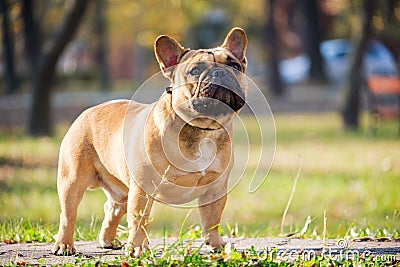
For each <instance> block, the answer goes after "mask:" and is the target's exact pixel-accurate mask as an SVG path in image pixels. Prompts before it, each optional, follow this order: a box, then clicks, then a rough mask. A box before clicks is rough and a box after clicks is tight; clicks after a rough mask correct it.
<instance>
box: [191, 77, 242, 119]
mask: <svg viewBox="0 0 400 267" xmlns="http://www.w3.org/2000/svg"><path fill="white" fill-rule="evenodd" d="M191 102H192V107H193V109H194V110H195V111H197V112H199V113H201V114H205V115H210V116H218V115H224V114H229V113H233V112H237V111H239V110H240V109H241V108H242V107H243V106H244V104H245V97H244V95H239V94H237V93H235V92H234V91H233V90H231V89H229V88H226V87H224V86H221V85H219V84H214V83H207V82H203V83H202V84H201V87H200V89H199V93H198V95H197V97H194V98H193V99H192V101H191Z"/></svg>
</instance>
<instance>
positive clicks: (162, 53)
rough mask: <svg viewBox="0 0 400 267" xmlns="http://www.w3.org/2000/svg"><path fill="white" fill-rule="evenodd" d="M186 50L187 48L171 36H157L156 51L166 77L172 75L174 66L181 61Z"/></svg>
mask: <svg viewBox="0 0 400 267" xmlns="http://www.w3.org/2000/svg"><path fill="white" fill-rule="evenodd" d="M184 51H185V48H183V47H182V46H181V45H180V44H179V43H178V42H177V41H176V40H175V39H173V38H171V37H169V36H166V35H161V36H159V37H158V38H157V40H156V42H155V44H154V52H155V54H156V58H157V61H158V64H159V65H160V68H161V70H162V71H163V74H164V76H165V77H167V78H170V77H171V74H172V72H173V70H174V68H173V67H174V66H175V65H177V64H178V63H179V59H180V57H181V56H182V54H183V52H184Z"/></svg>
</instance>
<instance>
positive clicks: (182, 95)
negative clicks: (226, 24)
mask: <svg viewBox="0 0 400 267" xmlns="http://www.w3.org/2000/svg"><path fill="white" fill-rule="evenodd" d="M246 48H247V38H246V34H245V33H244V31H243V30H242V29H239V28H234V29H232V30H231V31H230V32H229V33H228V35H227V37H226V38H225V41H224V43H223V44H222V45H221V46H219V47H217V48H214V49H200V50H189V49H184V48H183V47H182V46H181V45H180V44H179V43H178V42H176V41H175V40H174V39H172V38H170V37H168V36H160V37H159V38H158V39H157V40H156V43H155V53H156V57H157V60H158V62H159V64H160V67H161V70H162V71H163V73H164V76H165V77H167V78H169V79H170V81H171V87H170V89H169V93H171V94H172V107H173V110H174V111H175V113H176V114H177V115H178V116H179V117H181V118H182V119H184V120H185V121H186V122H187V123H189V124H190V125H192V126H195V127H198V128H202V129H207V130H215V129H219V128H221V127H223V126H224V125H226V124H227V123H230V122H231V121H232V119H233V118H234V116H235V114H236V113H238V112H239V111H240V109H241V108H242V107H243V106H244V104H245V97H246V87H247V86H246V78H245V76H244V71H245V69H246V67H247V60H246V57H245V53H246Z"/></svg>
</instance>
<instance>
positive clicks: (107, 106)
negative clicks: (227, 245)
mask: <svg viewBox="0 0 400 267" xmlns="http://www.w3.org/2000/svg"><path fill="white" fill-rule="evenodd" d="M235 31H239V29H236V30H235ZM240 31H242V30H240ZM235 34H241V32H239V33H237V32H235ZM243 34H244V32H243ZM243 34H242V35H241V36H243ZM228 36H229V34H228ZM244 36H245V35H244ZM239 37H240V36H239ZM168 38H169V37H160V38H159V39H161V40H163V41H162V43H161V44H160V43H157V44H156V49H155V50H156V56H157V59H158V61H159V63H160V67H161V69H162V70H163V71H164V74H165V76H166V77H168V78H170V79H171V81H173V82H177V81H178V80H179V79H184V78H183V76H182V75H181V73H184V70H183V69H180V67H179V66H177V67H176V69H174V70H173V71H170V70H169V69H168V64H169V62H168V60H170V57H168V58H167V56H170V55H169V54H168V53H169V52H170V51H172V53H173V54H174V53H176V55H175V56H176V57H177V58H178V59H180V56H181V55H182V53H183V51H184V48H183V47H181V46H180V45H179V43H177V42H176V41H174V40H173V42H176V45H175V44H174V43H173V42H171V40H172V39H168ZM227 39H228V37H227ZM228 41H229V40H228ZM244 41H245V42H246V43H245V46H246V45H247V40H244ZM244 41H243V42H244ZM164 43H166V45H165V44H164ZM168 45H169V46H172V48H171V47H168ZM227 47H228V45H227V40H225V42H224V45H223V46H221V47H218V48H215V49H212V51H214V53H215V55H216V56H215V59H214V58H212V59H211V58H210V57H209V56H207V54H206V53H202V54H198V55H197V56H194V57H191V56H190V53H192V51H191V52H189V53H188V54H187V55H185V56H184V58H186V61H185V63H190V62H198V61H200V60H203V61H204V60H205V61H211V60H217V62H219V63H221V64H225V61H226V58H227V57H226V56H227V55H229V56H231V57H234V56H235V55H234V54H232V52H231V51H230V50H228V48H227ZM165 50H166V51H165ZM242 50H243V49H242ZM244 51H245V47H244ZM235 52H236V51H235ZM165 55H167V56H165ZM199 57H201V58H199ZM237 60H239V61H242V65H243V68H245V64H246V62H245V58H244V55H243V58H241V59H237ZM182 68H185V67H182ZM243 71H244V70H243ZM172 75H175V76H174V77H172ZM239 79H243V78H239ZM192 90H193V88H190V85H188V84H187V82H185V86H180V87H179V88H176V90H175V89H174V91H173V93H172V94H167V93H164V94H163V95H162V96H161V98H160V99H159V101H157V102H156V103H154V104H151V105H147V104H141V103H137V102H133V101H128V100H119V101H110V102H106V103H104V104H101V105H98V106H95V107H93V108H90V109H88V110H86V111H84V112H83V113H82V114H81V115H80V116H79V117H78V118H77V120H76V121H75V122H74V123H73V124H72V126H71V128H70V129H69V131H68V132H67V134H66V136H65V137H64V139H63V141H62V144H61V148H60V157H59V167H58V180H57V188H58V194H59V198H60V204H61V214H60V226H59V233H58V237H57V241H56V243H55V245H54V247H53V253H56V254H58V255H63V254H73V253H75V248H74V244H73V233H74V224H75V221H76V216H77V209H78V205H79V203H80V201H81V199H82V197H83V194H84V191H85V190H86V189H94V188H98V187H101V188H102V189H103V190H104V192H105V194H106V195H107V198H108V200H107V202H106V203H105V204H104V212H105V218H104V221H103V224H102V229H101V232H100V235H99V242H100V245H101V246H102V247H107V248H119V247H121V243H120V242H119V241H118V240H116V228H117V226H118V224H119V223H120V221H121V218H122V216H123V215H124V214H125V213H127V220H128V226H129V237H128V241H127V245H126V250H127V252H128V253H131V254H133V251H134V248H136V247H142V246H143V245H144V246H146V244H147V242H148V240H147V233H146V231H147V222H148V216H149V213H150V209H151V206H152V203H153V199H154V198H155V199H156V200H158V201H162V202H166V203H169V204H182V203H186V202H189V201H192V200H194V199H196V198H197V199H198V200H199V206H200V208H199V209H200V216H201V223H202V227H203V232H204V236H205V238H206V239H207V240H208V242H209V244H210V245H211V246H213V247H221V246H223V245H224V241H223V240H222V238H221V237H220V235H219V234H218V225H219V223H220V220H221V214H222V210H223V208H224V206H225V202H226V193H227V181H228V175H229V172H230V169H231V168H232V164H233V152H232V140H231V139H230V134H231V130H232V127H231V123H230V122H229V123H227V125H225V128H224V127H222V128H218V129H217V128H216V129H214V130H202V129H199V128H196V126H197V125H201V126H204V125H206V126H207V127H216V126H215V125H214V124H215V122H212V121H209V120H206V119H205V120H201V119H199V120H198V121H197V122H193V123H195V124H196V125H189V124H188V123H187V122H186V121H185V120H184V119H182V118H181V117H179V116H178V115H177V114H176V113H175V111H174V105H178V104H179V103H181V102H182V101H185V100H187V98H190V94H191V91H192ZM163 136H164V137H165V138H167V142H165V143H164V144H163V140H162V138H163ZM168 138H171V140H168ZM204 138H208V140H211V141H212V142H213V143H214V144H215V145H216V146H215V155H210V157H211V156H213V157H214V158H213V161H212V163H211V165H209V166H207V168H205V169H204V170H201V171H197V170H199V166H201V164H203V163H202V162H200V161H196V159H197V158H198V157H199V150H200V152H202V153H204V154H203V155H206V156H205V158H207V154H206V153H208V151H211V150H212V147H211V145H209V144H208V143H204V142H203V143H202V140H203V139H204ZM175 139H176V140H178V144H179V149H177V148H176V147H175V149H174V148H171V151H172V152H171V153H172V154H170V155H168V157H167V156H166V155H165V153H163V151H164V149H168V148H166V147H165V145H166V144H167V145H168V144H169V143H171V144H173V141H174V140H175ZM169 141H171V142H169ZM163 145H164V147H163ZM179 150H180V151H181V153H182V154H183V156H184V157H186V158H188V159H190V160H193V166H189V165H190V164H188V166H187V168H189V169H190V168H193V169H194V170H196V171H190V170H189V171H188V170H182V169H180V168H178V167H176V166H174V164H171V161H170V160H174V159H179V157H181V156H182V155H179V154H178V152H179ZM124 151H125V153H124ZM175 151H176V152H175Z"/></svg>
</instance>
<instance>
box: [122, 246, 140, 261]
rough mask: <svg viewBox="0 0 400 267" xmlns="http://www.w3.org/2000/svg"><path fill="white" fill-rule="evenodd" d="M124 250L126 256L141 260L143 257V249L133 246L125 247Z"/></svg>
mask: <svg viewBox="0 0 400 267" xmlns="http://www.w3.org/2000/svg"><path fill="white" fill-rule="evenodd" d="M124 250H125V256H127V257H133V258H139V257H141V256H142V253H143V248H142V247H133V246H132V245H131V246H128V245H125V247H124Z"/></svg>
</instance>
